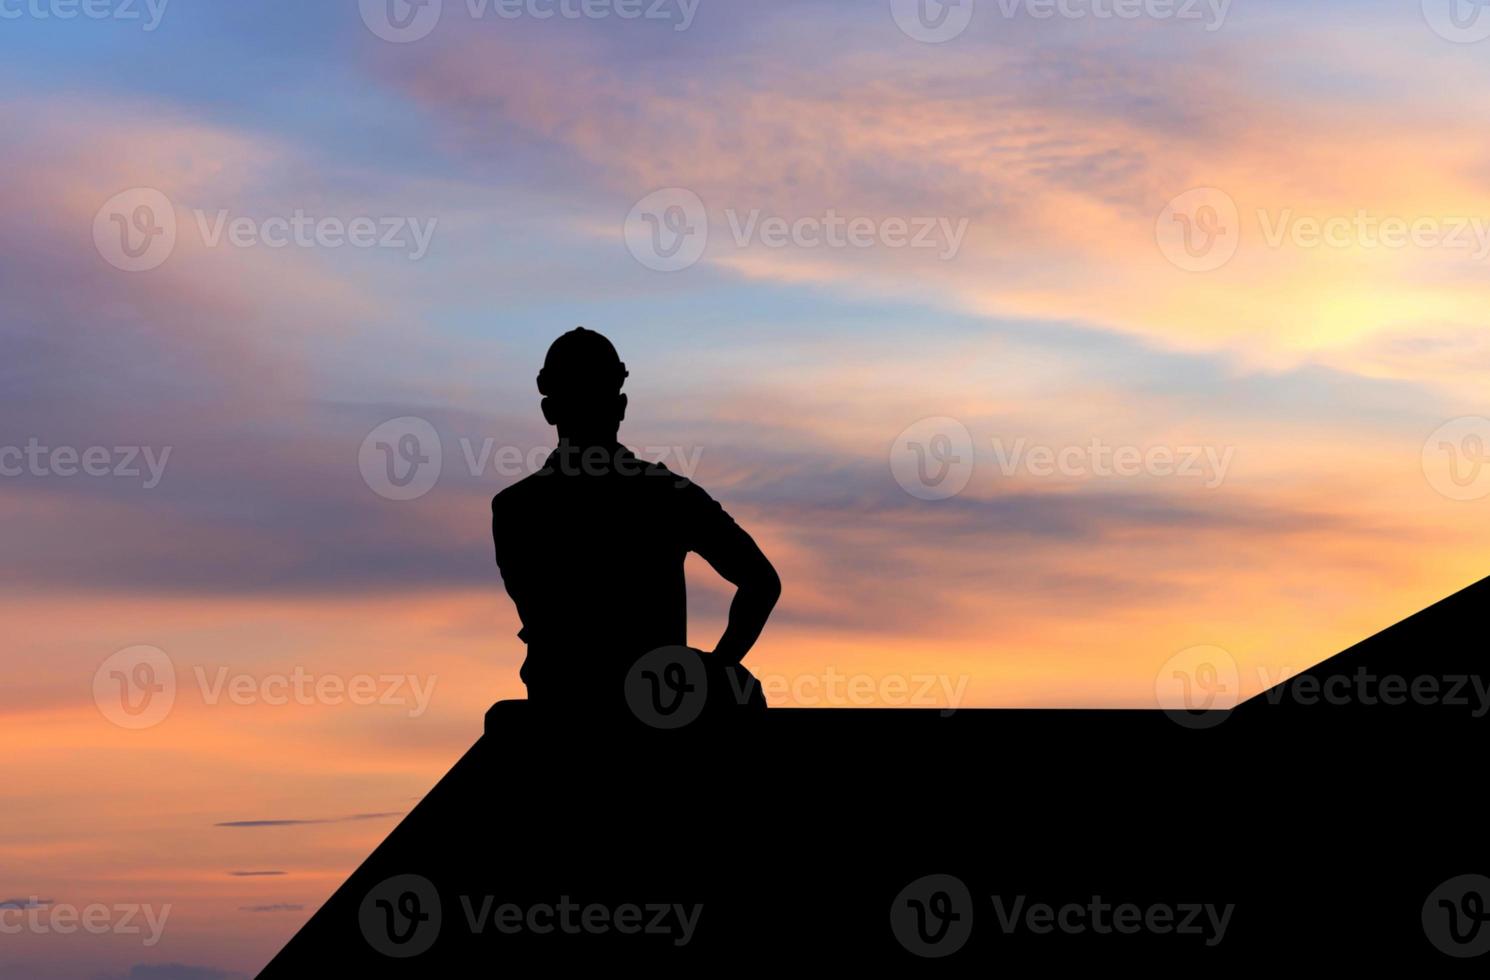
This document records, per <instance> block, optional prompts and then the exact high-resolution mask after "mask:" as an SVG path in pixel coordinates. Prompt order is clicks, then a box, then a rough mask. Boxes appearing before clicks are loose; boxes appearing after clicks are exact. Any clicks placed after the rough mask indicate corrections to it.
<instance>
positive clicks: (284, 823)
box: [212, 810, 406, 827]
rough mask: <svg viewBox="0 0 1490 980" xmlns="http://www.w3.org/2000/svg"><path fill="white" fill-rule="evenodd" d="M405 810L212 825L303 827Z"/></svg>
mask: <svg viewBox="0 0 1490 980" xmlns="http://www.w3.org/2000/svg"><path fill="white" fill-rule="evenodd" d="M405 812H406V811H403V810H392V811H389V812H387V813H354V814H352V815H350V816H346V817H323V818H319V819H314V820H228V821H225V822H223V823H215V824H213V825H212V826H214V827H303V826H306V825H309V824H322V823H349V822H352V821H358V820H382V819H384V818H385V817H401V816H403V815H404V813H405Z"/></svg>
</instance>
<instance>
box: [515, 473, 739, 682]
mask: <svg viewBox="0 0 1490 980" xmlns="http://www.w3.org/2000/svg"><path fill="white" fill-rule="evenodd" d="M492 539H493V542H494V544H495V546H496V557H497V565H498V567H499V569H500V570H501V573H502V579H503V582H504V583H505V585H506V587H507V591H508V594H510V595H511V596H512V599H513V602H514V603H516V605H517V610H518V615H519V616H520V617H521V619H522V622H523V628H522V631H521V632H520V633H519V634H518V635H519V636H520V637H521V638H522V639H523V640H524V642H526V643H527V645H528V656H527V660H526V662H525V663H524V665H523V670H522V677H523V680H524V682H525V683H526V684H527V685H528V692H529V697H530V699H532V700H535V701H552V700H553V699H555V698H563V699H565V700H586V701H588V700H592V698H593V696H597V695H598V696H601V697H606V696H610V695H613V694H616V693H618V692H619V691H620V690H621V684H622V682H623V680H624V677H625V673H626V671H627V669H628V668H629V667H630V666H631V665H632V663H634V662H635V661H636V659H637V658H638V657H640V656H641V655H642V654H644V653H646V652H648V651H649V650H653V649H656V648H657V647H661V646H672V645H682V644H686V643H687V640H688V628H687V598H686V589H685V585H684V574H683V564H684V559H685V558H686V556H687V554H688V552H689V551H697V552H698V553H699V554H700V555H702V556H703V557H705V558H706V559H711V560H713V559H714V558H715V557H717V556H720V555H724V554H726V553H727V552H729V551H731V550H735V549H739V548H740V547H742V546H745V545H747V544H748V546H749V547H751V548H753V547H754V545H753V543H751V542H749V537H748V536H747V535H746V534H745V532H744V531H742V530H741V529H740V528H739V526H738V525H736V524H735V522H734V521H733V520H732V519H731V518H730V516H729V515H728V514H726V513H725V512H724V510H723V508H721V507H720V506H719V504H717V503H716V502H715V501H714V500H713V499H712V498H710V497H709V495H708V494H707V493H705V492H704V491H703V490H702V489H701V488H700V487H698V486H697V485H695V484H694V483H692V482H691V481H689V480H686V479H683V478H681V477H679V476H677V475H675V474H673V473H672V472H670V471H669V470H668V469H667V468H666V467H665V466H663V465H661V464H660V463H649V462H647V461H645V460H640V459H638V458H637V457H635V456H634V455H632V454H631V452H630V451H629V450H627V449H625V448H624V447H622V446H619V445H616V446H614V447H612V448H610V449H598V448H591V449H590V450H588V451H585V452H580V451H577V450H576V451H571V452H568V453H561V452H560V451H555V453H554V454H553V455H551V456H550V457H549V459H548V462H547V464H546V465H545V467H544V468H543V469H542V470H540V471H539V472H537V473H534V474H532V475H531V476H529V477H527V478H525V479H523V480H521V481H519V482H518V483H516V484H514V485H512V486H511V487H508V488H507V489H506V490H504V491H502V492H501V493H499V494H497V496H496V497H495V498H494V499H493V500H492ZM742 539H743V541H742Z"/></svg>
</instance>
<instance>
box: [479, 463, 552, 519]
mask: <svg viewBox="0 0 1490 980" xmlns="http://www.w3.org/2000/svg"><path fill="white" fill-rule="evenodd" d="M544 476H545V474H544V472H543V471H542V470H539V471H538V472H536V473H529V474H528V475H527V476H525V477H523V478H522V479H521V480H518V481H517V482H516V483H513V484H511V485H510V486H506V487H503V488H502V489H501V490H498V491H497V494H496V496H494V497H492V498H491V509H492V513H493V514H497V513H501V512H503V511H508V510H512V509H513V508H515V507H526V506H530V505H531V504H532V503H533V502H534V501H537V500H542V499H543V492H542V481H543V477H544Z"/></svg>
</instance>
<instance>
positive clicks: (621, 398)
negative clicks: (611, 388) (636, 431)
mask: <svg viewBox="0 0 1490 980" xmlns="http://www.w3.org/2000/svg"><path fill="white" fill-rule="evenodd" d="M616 397H617V398H618V399H619V400H618V402H617V404H618V405H619V406H620V409H621V412H620V416H621V417H620V419H619V421H622V422H624V421H626V396H625V395H618V396H616Z"/></svg>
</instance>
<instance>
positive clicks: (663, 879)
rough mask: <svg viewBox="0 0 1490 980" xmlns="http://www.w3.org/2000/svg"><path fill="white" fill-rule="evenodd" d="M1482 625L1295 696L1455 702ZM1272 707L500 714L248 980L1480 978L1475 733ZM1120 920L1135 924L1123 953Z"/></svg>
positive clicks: (1415, 705) (1413, 635)
mask: <svg viewBox="0 0 1490 980" xmlns="http://www.w3.org/2000/svg"><path fill="white" fill-rule="evenodd" d="M1487 601H1490V580H1485V581H1481V582H1479V583H1476V584H1475V585H1473V586H1471V587H1470V588H1468V589H1465V590H1464V591H1462V592H1460V593H1458V594H1456V595H1454V596H1451V597H1450V598H1448V599H1445V600H1443V601H1442V602H1440V603H1438V604H1436V605H1434V606H1432V607H1430V608H1428V609H1425V610H1423V611H1422V612H1420V613H1418V614H1417V615H1415V616H1412V617H1410V618H1408V619H1406V620H1403V621H1402V622H1401V623H1398V624H1397V625H1396V626H1393V627H1391V628H1390V629H1387V630H1384V631H1383V632H1381V633H1378V634H1377V635H1375V636H1373V637H1371V638H1370V639H1368V640H1366V641H1364V642H1362V643H1360V644H1357V645H1356V646H1353V647H1351V648H1350V649H1348V650H1346V651H1344V652H1343V653H1341V654H1339V655H1338V656H1336V657H1332V658H1330V659H1328V660H1326V661H1324V662H1323V663H1321V664H1319V665H1317V666H1316V667H1314V668H1313V669H1311V670H1309V671H1307V672H1305V673H1304V674H1301V675H1299V677H1295V678H1293V679H1291V680H1290V681H1289V682H1288V685H1292V686H1294V687H1297V686H1298V685H1299V683H1300V681H1305V683H1306V684H1307V683H1308V681H1306V680H1305V679H1306V678H1314V679H1315V682H1316V683H1323V682H1325V681H1327V680H1328V679H1329V678H1332V677H1342V676H1343V677H1356V676H1358V675H1359V670H1360V668H1363V667H1364V668H1366V669H1367V670H1368V671H1369V672H1372V673H1374V674H1376V675H1388V674H1392V675H1401V676H1403V677H1404V678H1405V679H1408V680H1409V681H1411V680H1413V679H1416V678H1422V677H1427V678H1433V679H1434V680H1435V682H1436V683H1437V684H1438V685H1439V687H1440V690H1447V689H1448V688H1449V687H1451V686H1452V685H1453V680H1452V678H1454V677H1455V676H1458V675H1461V674H1464V675H1476V676H1478V672H1479V669H1480V664H1481V663H1482V661H1483V658H1484V653H1483V648H1484V640H1483V635H1484V634H1483V626H1484V623H1485V621H1486V612H1487V609H1490V606H1487ZM927 666H928V665H925V664H921V665H918V667H919V668H920V669H925V668H926V667H927ZM1352 683H1358V682H1352ZM1480 683H1481V684H1482V685H1483V679H1482V680H1481V682H1480ZM1424 686H1425V685H1424V683H1420V684H1419V687H1420V688H1423V687H1424ZM1356 690H1357V691H1359V690H1360V689H1356ZM1272 693H1273V694H1274V697H1272V698H1269V697H1268V696H1267V695H1268V692H1264V694H1263V695H1259V696H1257V697H1255V698H1252V699H1250V700H1249V701H1247V702H1245V703H1244V704H1242V705H1240V706H1239V707H1238V708H1237V709H1235V710H1233V711H1231V712H1229V713H1228V712H1209V713H1189V712H1174V711H1170V712H1166V711H1159V710H1154V711H1142V710H1128V711H1123V710H1100V711H1093V710H1071V711H1059V710H981V709H980V710H959V711H956V712H953V713H951V714H947V713H945V712H941V711H937V710H919V709H863V710H860V709H848V710H845V709H771V710H769V711H766V712H764V713H763V714H760V715H755V716H751V717H749V718H747V719H744V720H742V721H739V722H736V723H725V724H716V725H700V726H691V727H685V728H683V729H678V730H671V731H669V730H662V729H656V728H652V727H649V726H647V725H643V724H640V723H637V724H634V725H631V726H620V727H615V726H612V727H609V728H605V729H595V730H592V731H589V732H583V731H580V732H576V731H575V730H573V729H572V728H568V727H565V726H564V725H562V724H559V723H556V722H555V721H553V720H552V719H551V718H549V717H548V716H545V715H540V714H537V713H536V712H535V711H534V710H533V709H532V706H530V705H528V704H526V703H525V702H502V703H499V704H498V705H496V706H495V707H494V708H493V709H492V712H491V713H490V714H489V716H488V720H487V730H486V734H485V735H484V736H483V737H482V738H481V739H480V740H479V741H478V742H477V743H476V745H475V746H474V747H473V748H472V749H471V750H470V751H469V752H468V753H467V754H466V755H465V756H464V757H463V758H462V759H461V760H460V761H459V762H458V763H457V764H456V765H455V767H454V768H453V769H451V770H450V772H449V773H448V774H447V775H446V776H445V777H444V779H442V780H441V781H440V783H439V784H438V785H437V786H436V787H435V788H434V789H433V790H432V791H431V792H430V793H429V795H428V796H427V797H426V798H425V799H424V800H423V801H422V802H421V803H420V804H419V805H418V806H417V807H416V808H415V809H414V810H413V811H412V812H411V813H410V814H409V815H408V816H407V817H406V818H405V819H404V820H403V822H402V823H401V824H399V826H398V827H397V828H396V829H395V830H394V831H393V832H392V833H391V834H390V835H389V837H388V839H387V840H385V841H384V842H383V844H382V845H380V846H379V847H378V848H377V850H376V851H374V852H373V854H372V855H371V856H370V857H369V858H368V859H367V860H366V861H365V862H364V863H363V865H362V866H361V867H360V868H358V869H357V870H356V871H355V872H354V873H353V874H352V875H351V877H350V878H349V879H348V880H347V881H346V883H345V884H343V886H342V887H341V888H339V889H338V890H337V891H336V893H335V894H334V895H332V896H331V898H330V899H329V900H328V901H327V902H326V904H325V905H324V906H322V907H321V909H320V910H319V911H317V912H316V914H315V915H314V916H313V917H312V918H311V919H310V921H309V922H308V923H307V924H306V925H305V927H304V928H303V929H301V931H300V932H299V933H298V934H297V935H296V936H295V937H294V938H293V939H292V940H291V941H290V942H289V944H288V945H286V947H285V948H284V950H283V951H282V952H281V953H280V954H279V956H277V957H276V958H275V959H274V961H273V962H272V963H270V964H269V966H268V967H267V968H266V969H265V970H264V972H263V973H262V974H261V976H263V977H266V978H279V977H302V976H308V975H316V974H318V973H319V972H320V971H322V970H323V969H326V968H327V966H334V968H335V969H336V972H338V973H342V974H345V975H348V976H356V977H369V976H411V977H412V976H419V977H458V976H475V975H483V976H484V975H495V973H496V971H500V970H503V969H507V968H512V967H516V968H518V969H520V970H522V971H523V974H520V975H528V974H530V973H531V971H533V970H535V969H541V968H546V967H551V966H560V967H561V968H568V967H573V966H576V965H579V966H592V967H593V966H602V967H604V968H605V969H606V970H607V971H614V970H616V969H618V968H621V967H623V966H632V965H635V966H640V967H642V968H648V967H652V968H655V966H656V965H657V964H658V963H659V962H660V961H664V960H665V961H668V962H670V963H675V964H676V965H679V966H684V967H687V966H695V967H697V966H719V965H723V966H727V967H731V968H733V969H734V970H743V969H759V968H761V967H766V968H771V969H778V970H790V971H796V970H798V969H802V968H804V967H807V968H810V967H811V966H812V965H814V964H823V965H830V967H829V968H830V969H833V970H835V971H838V970H842V969H845V968H852V967H856V966H872V967H874V968H875V969H876V970H877V971H886V970H889V971H898V970H901V969H905V968H907V967H911V968H914V967H916V966H918V965H922V964H923V963H924V961H923V960H922V959H921V957H923V956H935V957H941V956H947V957H948V965H950V966H953V967H954V968H969V967H971V968H976V969H979V970H987V969H991V968H995V967H1007V966H1009V965H1010V964H1018V963H1026V964H1031V965H1034V964H1038V965H1039V966H1041V967H1049V966H1052V965H1066V964H1071V963H1077V964H1079V963H1092V964H1101V965H1103V966H1111V965H1112V964H1114V963H1119V962H1127V963H1132V964H1135V965H1145V966H1146V965H1152V964H1155V963H1170V962H1174V963H1182V964H1195V965H1198V966H1210V967H1214V966H1217V965H1223V964H1224V965H1225V966H1226V967H1228V968H1235V967H1236V966H1237V965H1238V964H1248V965H1252V966H1258V967H1274V968H1276V967H1280V966H1283V965H1286V964H1289V963H1297V962H1298V960H1297V959H1296V958H1295V957H1296V956H1297V955H1298V954H1300V953H1304V954H1305V955H1308V956H1309V957H1311V959H1318V960H1320V961H1328V962H1330V963H1332V964H1345V963H1351V962H1360V963H1370V964H1372V965H1374V966H1377V967H1381V966H1382V965H1384V964H1392V965H1396V964H1399V963H1407V962H1413V963H1417V962H1422V963H1425V964H1426V965H1428V966H1431V967H1434V968H1435V969H1438V970H1442V969H1446V968H1450V967H1455V966H1459V967H1468V968H1473V966H1474V965H1475V964H1476V961H1475V960H1474V959H1472V958H1468V959H1460V958H1459V957H1461V956H1464V955H1465V954H1466V952H1468V951H1473V950H1476V949H1479V947H1480V946H1481V945H1485V946H1490V922H1487V923H1486V927H1485V928H1483V929H1481V928H1479V927H1478V926H1475V925H1474V923H1475V922H1476V921H1478V920H1477V919H1475V917H1474V913H1475V910H1476V909H1477V908H1482V906H1478V905H1475V904H1474V902H1473V901H1471V899H1470V898H1467V897H1464V894H1467V893H1464V888H1465V887H1466V886H1464V885H1463V884H1462V882H1463V881H1464V880H1470V881H1473V880H1474V879H1463V878H1462V876H1464V875H1475V874H1480V875H1483V874H1487V873H1490V854H1487V848H1486V845H1485V843H1484V840H1485V835H1483V834H1482V833H1481V832H1480V830H1479V827H1478V820H1477V819H1476V815H1477V814H1478V812H1479V804H1478V802H1477V797H1473V798H1470V797H1466V796H1465V794H1466V792H1467V787H1469V786H1470V785H1471V784H1477V783H1478V782H1479V781H1481V775H1482V769H1483V765H1482V761H1481V759H1480V758H1479V750H1480V749H1481V747H1482V746H1483V745H1484V736H1485V733H1486V731H1487V728H1486V725H1487V722H1486V721H1485V720H1484V719H1485V715H1484V713H1481V714H1480V715H1479V716H1478V717H1477V716H1476V714H1475V707H1474V704H1473V703H1471V704H1470V705H1468V706H1457V705H1454V704H1451V703H1448V702H1447V701H1446V700H1445V699H1444V697H1443V696H1441V695H1440V696H1439V697H1438V698H1437V699H1436V700H1434V699H1427V698H1423V699H1420V700H1419V701H1413V700H1411V699H1409V701H1408V703H1405V704H1402V705H1391V704H1376V705H1374V706H1363V705H1361V704H1357V703H1350V702H1339V701H1317V700H1316V701H1315V702H1312V703H1305V701H1304V700H1303V699H1301V698H1297V697H1294V696H1293V693H1292V692H1285V693H1284V695H1283V696H1278V692H1277V691H1274V692H1272ZM1460 693H1464V692H1463V691H1461V692H1460ZM1468 697H1469V699H1470V701H1471V702H1473V701H1474V699H1475V694H1474V692H1473V691H1471V692H1469V694H1468ZM1306 708H1312V709H1313V710H1305V709H1306ZM1383 800H1390V801H1392V803H1393V804H1394V805H1392V806H1390V807H1387V806H1384V804H1383ZM1486 884H1487V885H1490V881H1487V882H1486ZM1456 889H1457V891H1456ZM1461 893H1463V894H1461ZM1445 896H1448V897H1445ZM1482 898H1487V899H1490V896H1482ZM1103 903H1106V905H1105V906H1104V905H1103ZM1072 904H1075V905H1080V906H1081V907H1082V908H1083V909H1085V912H1083V913H1082V915H1083V916H1084V918H1082V919H1081V920H1080V921H1079V922H1078V919H1077V918H1075V917H1074V914H1073V917H1072V918H1070V919H1068V922H1069V924H1070V925H1071V927H1072V929H1074V928H1075V926H1076V925H1078V924H1084V928H1083V929H1082V931H1079V932H1078V931H1072V929H1067V928H1065V927H1063V926H1062V925H1061V924H1060V922H1059V920H1057V921H1056V923H1055V924H1054V925H1053V926H1051V927H1050V929H1049V930H1047V931H1044V932H1042V931H1040V928H1039V926H1040V924H1041V923H1044V924H1045V925H1047V926H1050V923H1049V922H1048V921H1047V920H1046V919H1043V918H1041V913H1039V911H1038V910H1039V909H1040V908H1042V907H1044V906H1046V905H1048V906H1050V907H1051V908H1052V909H1054V910H1056V911H1057V912H1058V911H1059V910H1060V909H1062V908H1063V907H1064V906H1067V905H1072ZM1119 906H1122V907H1124V908H1126V907H1129V906H1131V907H1132V908H1135V909H1137V910H1138V914H1140V915H1141V916H1151V919H1144V920H1143V922H1144V923H1146V924H1145V925H1144V926H1142V927H1141V928H1140V930H1139V931H1138V932H1137V933H1134V934H1129V933H1127V932H1125V931H1123V930H1122V929H1119V928H1116V926H1115V925H1114V919H1113V916H1114V915H1115V914H1116V913H1115V912H1114V911H1113V910H1114V909H1116V908H1117V907H1119ZM1228 906H1229V907H1230V911H1229V912H1225V911H1224V910H1225V909H1226V908H1227V907H1228ZM1103 908H1106V911H1105V912H1103V911H1102V909H1103ZM1166 909H1167V910H1168V913H1167V914H1168V915H1169V916H1170V918H1169V919H1166V918H1165V915H1166V913H1165V912H1164V910H1166ZM1207 909H1210V910H1211V911H1210V912H1207V911H1206V910H1207ZM1094 910H1095V911H1094ZM1155 910H1159V911H1157V912H1156V911H1155ZM1192 910H1194V915H1193V917H1192V918H1191V920H1190V921H1189V924H1190V925H1191V926H1195V927H1196V928H1193V929H1180V928H1178V926H1179V924H1180V920H1181V919H1183V918H1185V917H1186V916H1191V911H1192ZM1223 912H1224V915H1225V918H1224V924H1225V928H1224V931H1222V932H1221V933H1220V935H1219V938H1218V929H1217V927H1216V925H1215V923H1216V922H1217V921H1219V920H1220V918H1221V914H1222V913H1223ZM1461 913H1462V915H1461ZM1052 914H1054V913H1052ZM1032 915H1033V918H1031V916H1032ZM1104 915H1105V916H1106V918H1105V920H1104V919H1103V918H1102V917H1103V916H1104ZM1451 916H1459V917H1458V918H1455V919H1454V920H1453V928H1454V929H1455V930H1457V931H1455V932H1452V933H1451V932H1449V931H1448V930H1449V929H1450V925H1449V918H1450V917H1451ZM1104 921H1105V923H1106V925H1107V929H1106V930H1105V931H1103V930H1102V929H1099V928H1097V926H1098V925H1101V924H1102V923H1103V922H1104ZM1125 921H1126V920H1125ZM1166 922H1168V923H1169V927H1168V928H1165V923H1166ZM1150 926H1152V928H1150ZM1445 937H1449V938H1445ZM1213 940H1214V941H1213ZM1461 940H1462V942H1461ZM1479 963H1480V964H1481V965H1482V963H1483V961H1479Z"/></svg>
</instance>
